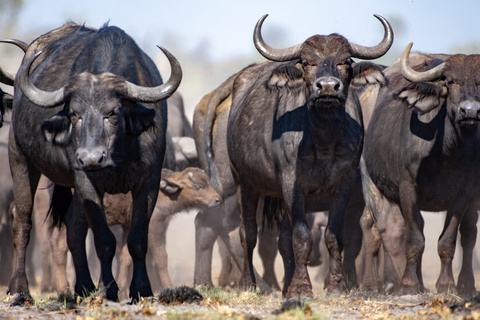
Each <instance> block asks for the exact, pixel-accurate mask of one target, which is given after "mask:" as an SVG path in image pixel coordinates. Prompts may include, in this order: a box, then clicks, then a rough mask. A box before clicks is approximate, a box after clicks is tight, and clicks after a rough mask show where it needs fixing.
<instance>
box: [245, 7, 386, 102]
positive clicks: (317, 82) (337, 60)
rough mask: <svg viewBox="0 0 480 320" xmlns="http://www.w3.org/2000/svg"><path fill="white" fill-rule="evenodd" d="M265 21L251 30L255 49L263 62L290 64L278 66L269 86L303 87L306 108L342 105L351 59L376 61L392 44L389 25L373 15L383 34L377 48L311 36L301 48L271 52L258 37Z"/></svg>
mask: <svg viewBox="0 0 480 320" xmlns="http://www.w3.org/2000/svg"><path fill="white" fill-rule="evenodd" d="M266 17H267V15H265V16H263V17H262V18H261V19H260V20H259V21H258V22H257V25H256V26H255V31H254V36H253V37H254V43H255V47H256V48H257V50H258V51H259V52H260V53H261V54H262V55H263V56H264V57H265V58H267V59H270V60H273V61H278V62H285V61H291V62H292V63H291V64H289V65H287V66H282V67H281V68H282V70H277V72H276V73H275V74H274V76H273V77H272V79H271V80H270V82H269V84H270V85H271V86H272V85H279V84H280V85H283V84H285V83H286V82H289V84H288V85H289V86H290V87H291V88H293V87H295V86H296V85H298V84H300V83H305V85H306V88H305V89H306V90H307V92H306V97H309V100H310V103H309V106H330V105H332V104H334V105H335V104H341V105H343V103H344V101H345V99H346V97H347V94H348V86H349V84H350V81H351V80H352V69H353V64H354V63H353V60H352V58H354V57H355V58H360V59H375V58H378V57H380V56H382V55H384V54H385V53H386V52H387V51H388V49H389V48H390V46H391V45H392V42H393V31H392V28H391V26H390V24H389V23H388V21H387V20H386V19H384V18H383V17H381V16H378V15H375V17H376V18H377V19H379V20H380V22H381V23H382V24H383V27H384V30H385V34H384V38H383V40H382V41H381V42H380V43H379V44H378V45H377V46H374V47H364V46H360V45H358V44H354V43H351V42H349V41H348V40H347V39H346V38H344V37H343V36H341V35H338V34H331V35H328V36H322V35H315V36H312V37H310V38H308V39H307V40H306V41H305V42H303V43H302V44H299V45H296V46H293V47H290V48H287V49H274V48H271V47H270V46H269V45H268V44H266V43H265V41H264V40H263V38H262V35H261V27H262V24H263V22H264V20H265V18H266ZM298 80H301V81H298Z"/></svg>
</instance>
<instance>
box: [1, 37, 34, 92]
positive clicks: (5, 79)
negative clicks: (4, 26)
mask: <svg viewBox="0 0 480 320" xmlns="http://www.w3.org/2000/svg"><path fill="white" fill-rule="evenodd" d="M0 42H2V43H11V44H14V45H16V46H17V47H19V48H20V49H22V50H23V52H27V48H28V44H26V43H25V42H23V41H20V40H15V39H2V40H0ZM14 80H15V76H14V75H13V74H10V73H8V72H6V71H4V70H2V69H0V82H1V83H3V84H6V85H9V86H13V82H14Z"/></svg>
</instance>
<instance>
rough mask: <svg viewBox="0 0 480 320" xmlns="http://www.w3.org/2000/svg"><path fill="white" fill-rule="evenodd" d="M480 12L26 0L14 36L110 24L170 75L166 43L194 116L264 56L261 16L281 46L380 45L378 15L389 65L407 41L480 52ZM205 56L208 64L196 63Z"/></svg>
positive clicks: (347, 4) (464, 4)
mask: <svg viewBox="0 0 480 320" xmlns="http://www.w3.org/2000/svg"><path fill="white" fill-rule="evenodd" d="M0 1H2V0H0ZM479 13H480V1H479V0H456V1H452V0H449V1H446V0H437V1H432V0H364V1H359V0H350V1H346V0H328V1H326V0H308V1H302V0H295V1H292V0H290V1H285V0H242V1H238V0H237V1H231V0H222V1H220V0H197V1H195V0H168V1H167V0H128V1H127V0H24V6H23V7H22V10H21V11H20V13H19V15H18V17H17V24H16V29H15V30H14V33H13V34H12V35H11V36H12V37H14V38H19V39H21V40H24V41H27V42H30V41H32V40H33V39H34V38H36V37H38V36H40V35H41V34H43V33H46V32H48V31H50V30H51V29H54V28H57V27H59V26H61V25H62V24H64V23H65V22H67V21H74V22H77V23H85V24H86V25H88V26H90V27H101V26H102V25H103V24H104V23H105V22H109V24H110V25H115V26H118V27H120V28H122V29H124V30H125V31H126V32H127V33H128V34H129V35H130V36H132V37H133V38H134V39H135V40H136V41H137V43H138V44H139V45H140V47H141V48H142V49H143V50H145V51H146V52H147V53H148V54H149V55H150V56H151V57H152V58H153V59H154V60H155V62H156V63H157V66H158V67H159V69H160V72H161V73H162V75H163V76H164V77H167V76H168V75H169V72H170V68H169V67H168V63H167V60H166V59H165V57H164V56H163V55H162V54H161V53H160V52H159V50H158V49H157V47H156V46H157V45H162V46H165V47H166V48H167V49H168V50H170V51H171V52H172V53H173V54H174V55H176V56H177V58H179V61H180V63H181V64H182V67H183V68H184V76H183V79H182V83H181V85H180V88H179V90H180V92H181V93H182V94H183V96H184V100H185V106H186V110H187V116H188V117H189V118H191V115H192V113H193V108H194V107H195V105H196V104H197V103H198V102H199V101H200V100H201V98H202V97H203V95H205V94H207V93H208V92H210V91H211V90H213V89H214V88H216V87H217V86H218V85H219V84H220V83H221V82H223V81H224V80H225V79H226V78H228V77H229V76H230V75H231V74H233V73H234V72H237V71H238V70H240V69H241V68H242V67H244V66H246V65H248V64H250V63H253V62H261V61H263V58H262V57H261V56H260V55H259V54H257V53H256V50H255V48H254V46H253V42H252V33H253V28H254V26H255V23H256V22H257V20H258V19H259V18H260V17H261V16H263V15H264V14H269V17H268V18H267V20H266V21H265V23H264V28H263V31H264V36H265V40H266V41H267V42H268V43H269V44H270V45H271V46H272V47H277V48H283V47H287V46H292V45H295V44H298V43H301V42H303V41H304V40H305V39H307V38H308V37H310V36H312V35H314V34H330V33H334V32H336V33H340V34H342V35H343V36H345V37H346V38H347V39H349V40H350V41H352V42H355V43H358V44H361V45H365V46H371V45H376V44H377V43H378V42H379V41H380V40H381V38H382V36H383V28H382V26H381V24H380V22H379V21H378V20H377V19H375V18H374V17H373V15H374V14H380V15H382V16H384V17H385V18H387V20H389V21H390V23H391V24H392V27H393V29H394V33H395V40H394V44H393V47H392V49H391V50H390V51H389V52H388V53H387V54H386V56H385V58H382V60H380V62H381V63H384V64H388V63H390V62H393V61H394V60H395V59H397V58H398V57H399V56H400V54H401V52H402V50H403V48H405V46H406V45H407V44H408V43H409V42H410V41H413V43H414V46H413V51H422V52H429V53H450V54H451V53H458V52H461V53H467V54H470V53H480V18H479ZM172 43H173V44H175V45H172ZM175 46H177V47H175ZM178 46H180V48H181V50H179V49H178ZM15 52H18V61H17V62H15V63H14V64H13V66H10V65H9V66H8V67H7V66H6V65H5V64H4V65H2V67H3V68H7V70H8V71H10V72H15V71H14V70H16V68H18V65H19V63H20V61H19V60H20V59H21V56H20V50H16V51H15ZM185 53H188V54H187V55H185ZM182 54H183V55H182ZM199 54H202V55H203V57H200V56H199ZM205 56H206V57H207V58H208V59H207V60H208V61H209V63H208V64H207V65H205V64H201V63H198V62H202V61H203V62H205V59H204V58H205ZM200 58H203V59H200ZM7 91H8V88H7Z"/></svg>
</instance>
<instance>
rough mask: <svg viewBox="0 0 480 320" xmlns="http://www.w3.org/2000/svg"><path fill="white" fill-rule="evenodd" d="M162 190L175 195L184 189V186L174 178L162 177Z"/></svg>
mask: <svg viewBox="0 0 480 320" xmlns="http://www.w3.org/2000/svg"><path fill="white" fill-rule="evenodd" d="M160 190H161V191H162V192H163V193H165V194H167V195H173V194H175V193H177V192H178V191H179V190H182V187H181V186H180V185H179V184H177V183H175V182H174V181H172V180H169V179H167V178H162V180H161V181H160Z"/></svg>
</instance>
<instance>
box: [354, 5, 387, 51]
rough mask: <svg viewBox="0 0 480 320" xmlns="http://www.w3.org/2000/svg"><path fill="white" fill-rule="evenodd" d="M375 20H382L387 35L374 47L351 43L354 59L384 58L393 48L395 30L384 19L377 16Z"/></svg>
mask: <svg viewBox="0 0 480 320" xmlns="http://www.w3.org/2000/svg"><path fill="white" fill-rule="evenodd" d="M374 17H375V18H377V19H378V20H380V22H381V23H382V24H383V29H384V30H385V34H384V36H383V39H382V41H381V42H380V43H379V44H377V45H376V46H374V47H364V46H361V45H358V44H355V43H352V42H350V47H351V48H352V57H355V58H359V59H366V60H369V59H376V58H379V57H381V56H383V55H384V54H385V53H387V51H388V49H390V47H391V46H392V43H393V30H392V26H391V25H390V23H389V22H388V21H387V19H385V18H384V17H382V16H380V15H378V14H375V15H374Z"/></svg>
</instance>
